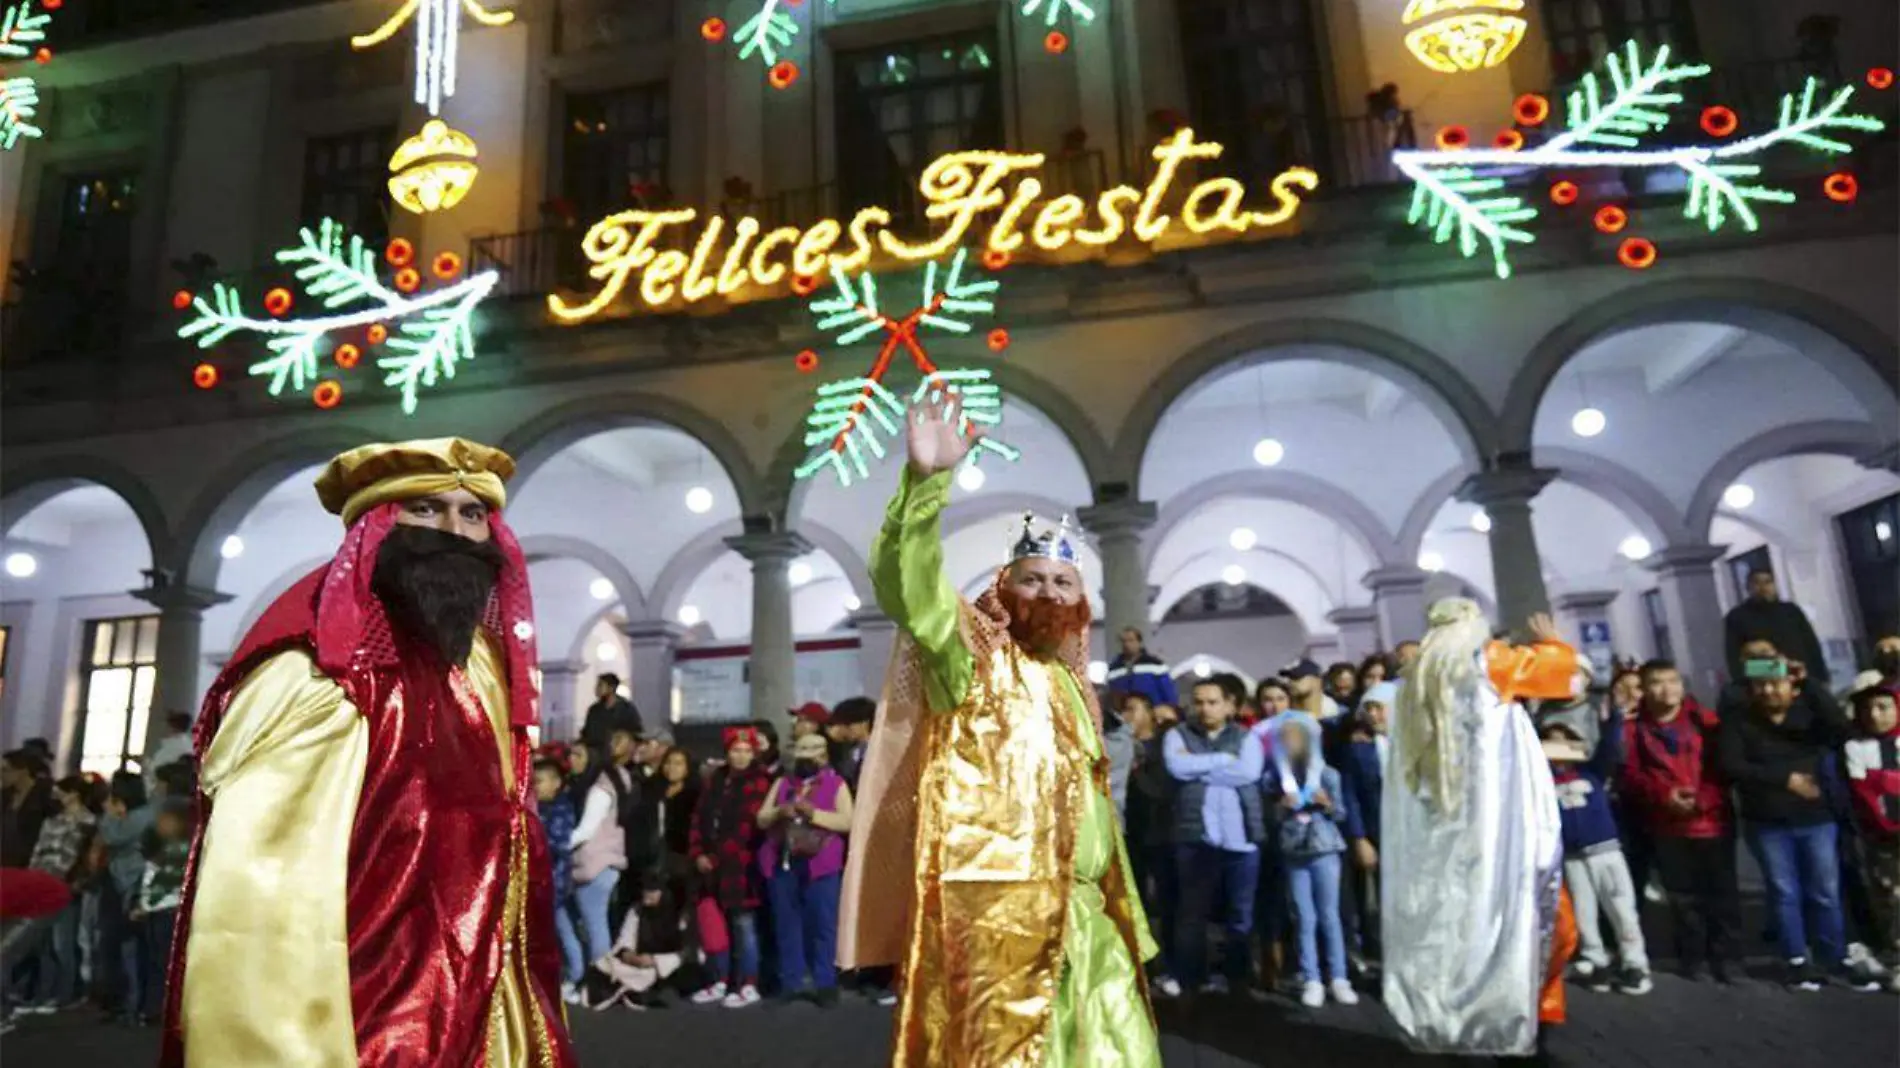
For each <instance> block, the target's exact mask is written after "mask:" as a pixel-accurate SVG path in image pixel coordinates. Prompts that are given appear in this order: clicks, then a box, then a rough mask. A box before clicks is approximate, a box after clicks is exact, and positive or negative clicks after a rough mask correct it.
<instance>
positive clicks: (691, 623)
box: [679, 604, 699, 627]
mask: <svg viewBox="0 0 1900 1068" xmlns="http://www.w3.org/2000/svg"><path fill="white" fill-rule="evenodd" d="M679 618H680V624H681V625H682V626H687V627H697V626H699V609H697V608H694V607H693V606H692V605H690V604H683V605H680V617H679Z"/></svg>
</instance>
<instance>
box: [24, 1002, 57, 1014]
mask: <svg viewBox="0 0 1900 1068" xmlns="http://www.w3.org/2000/svg"><path fill="white" fill-rule="evenodd" d="M58 1011H59V1006H58V1005H55V1004H53V1003H52V1002H50V1001H33V1002H28V1003H27V1004H25V1005H22V1006H20V1008H19V1010H18V1012H19V1014H20V1015H21V1016H51V1015H53V1014H54V1013H56V1012H58Z"/></svg>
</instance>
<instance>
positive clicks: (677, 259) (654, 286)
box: [640, 249, 687, 304]
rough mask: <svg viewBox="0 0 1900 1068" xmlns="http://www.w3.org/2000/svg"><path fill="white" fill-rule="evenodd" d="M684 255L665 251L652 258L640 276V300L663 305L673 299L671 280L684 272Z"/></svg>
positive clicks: (673, 250) (674, 250)
mask: <svg viewBox="0 0 1900 1068" xmlns="http://www.w3.org/2000/svg"><path fill="white" fill-rule="evenodd" d="M686 263H687V260H686V253H684V252H680V251H679V250H677V249H667V250H666V251H665V252H662V253H660V254H659V255H657V256H655V257H653V262H652V263H651V264H649V265H648V266H647V269H646V273H645V274H643V275H641V276H640V299H642V300H644V301H646V302H647V303H648V304H665V303H666V302H667V301H669V300H672V299H673V280H674V279H676V278H678V277H679V276H680V275H681V274H682V273H684V272H685V270H686Z"/></svg>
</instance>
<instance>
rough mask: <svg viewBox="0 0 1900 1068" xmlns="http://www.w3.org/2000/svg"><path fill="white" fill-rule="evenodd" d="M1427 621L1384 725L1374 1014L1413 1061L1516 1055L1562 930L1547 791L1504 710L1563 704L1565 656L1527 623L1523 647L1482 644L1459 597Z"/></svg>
mask: <svg viewBox="0 0 1900 1068" xmlns="http://www.w3.org/2000/svg"><path fill="white" fill-rule="evenodd" d="M1429 623H1430V630H1429V631H1428V632H1427V634H1426V635H1425V640H1424V644H1423V647H1422V649H1421V651H1420V653H1419V656H1418V659H1417V661H1416V662H1414V663H1413V664H1412V665H1411V666H1410V667H1408V668H1407V669H1406V671H1405V678H1404V681H1403V685H1402V687H1401V688H1400V691H1399V697H1398V703H1397V707H1396V708H1395V709H1394V710H1393V714H1392V719H1393V727H1392V755H1391V765H1390V767H1391V770H1390V772H1389V773H1388V774H1387V775H1386V777H1385V794H1384V802H1383V810H1382V819H1381V824H1382V834H1383V841H1382V842H1381V843H1380V852H1381V856H1380V867H1381V868H1382V869H1383V871H1382V872H1381V876H1382V877H1381V879H1380V887H1381V891H1382V894H1381V905H1382V912H1383V915H1384V921H1383V922H1384V936H1385V1005H1386V1008H1387V1009H1388V1010H1390V1011H1391V1013H1392V1015H1393V1017H1394V1019H1396V1020H1397V1021H1398V1023H1399V1026H1400V1027H1401V1028H1403V1029H1404V1031H1405V1033H1406V1035H1407V1036H1408V1039H1409V1041H1410V1044H1411V1045H1412V1046H1413V1047H1414V1048H1416V1049H1418V1050H1420V1051H1422V1052H1429V1053H1461V1054H1488V1055H1492V1056H1524V1055H1529V1054H1532V1053H1534V1052H1536V1050H1537V1048H1538V1045H1539V1043H1538V1028H1539V1024H1540V1022H1542V1023H1553V1022H1562V1019H1563V985H1562V974H1563V961H1564V960H1567V959H1568V957H1569V955H1570V952H1571V951H1572V949H1574V946H1575V941H1576V929H1575V923H1574V921H1572V920H1570V916H1569V911H1568V899H1567V898H1566V897H1565V896H1564V895H1563V889H1562V876H1563V843H1562V837H1561V828H1560V826H1559V822H1558V810H1557V793H1556V787H1555V785H1554V784H1553V783H1552V781H1551V774H1550V765H1549V763H1548V762H1547V761H1546V760H1545V757H1544V753H1543V749H1542V746H1541V743H1540V742H1539V740H1538V737H1537V732H1536V730H1535V728H1534V727H1533V725H1532V723H1531V719H1530V716H1529V715H1527V714H1526V713H1525V711H1524V710H1523V708H1522V707H1520V706H1519V704H1518V703H1517V702H1518V701H1519V700H1521V699H1530V698H1563V697H1569V696H1570V695H1571V693H1572V687H1573V679H1574V677H1575V676H1576V668H1577V654H1576V651H1575V650H1573V649H1572V648H1571V647H1570V646H1568V645H1566V644H1565V643H1564V642H1563V641H1562V640H1561V639H1560V638H1559V637H1558V636H1557V631H1556V628H1555V626H1553V625H1552V623H1551V621H1550V618H1549V617H1548V616H1545V615H1541V614H1540V615H1535V616H1532V617H1531V619H1530V621H1529V630H1530V632H1531V634H1532V636H1533V637H1534V638H1535V639H1536V640H1535V642H1534V643H1533V644H1532V645H1530V646H1525V647H1515V646H1512V645H1509V644H1507V643H1505V642H1501V641H1491V640H1490V637H1491V625H1490V623H1489V621H1488V620H1486V619H1485V617H1484V613H1483V611H1482V610H1480V609H1479V607H1478V606H1477V605H1476V604H1474V603H1473V602H1471V601H1469V600H1465V599H1464V598H1448V599H1446V600H1443V601H1439V602H1438V603H1436V604H1434V605H1433V606H1432V608H1431V612H1430V613H1429ZM1566 935H1568V938H1567V939H1566V937H1565V936H1566ZM1566 942H1568V945H1566ZM1553 961H1554V962H1555V963H1554V965H1553Z"/></svg>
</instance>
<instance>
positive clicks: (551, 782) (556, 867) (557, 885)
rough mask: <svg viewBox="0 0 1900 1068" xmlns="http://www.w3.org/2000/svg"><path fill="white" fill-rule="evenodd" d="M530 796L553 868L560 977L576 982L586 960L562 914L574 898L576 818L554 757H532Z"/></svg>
mask: <svg viewBox="0 0 1900 1068" xmlns="http://www.w3.org/2000/svg"><path fill="white" fill-rule="evenodd" d="M534 798H535V814H536V815H537V816H539V817H540V824H541V836H542V838H544V839H545V840H546V842H547V849H548V864H549V866H550V867H551V868H552V869H553V871H554V930H555V932H556V934H558V935H559V937H560V940H561V979H562V980H563V983H564V984H571V983H576V982H578V981H579V980H580V978H581V975H582V972H583V970H584V969H585V968H586V966H587V961H586V959H585V954H584V953H583V951H582V950H581V942H580V937H579V935H578V933H577V932H576V931H575V930H574V923H573V921H572V920H563V919H562V917H564V916H566V915H568V910H569V909H571V908H572V907H573V901H574V858H573V856H572V854H570V853H569V851H568V849H567V843H568V842H569V841H570V840H572V838H573V837H574V825H575V822H576V820H577V817H576V816H575V814H574V799H573V797H572V796H571V795H570V794H569V793H568V789H567V773H566V770H565V769H564V768H562V767H561V761H560V759H559V758H558V757H555V756H552V755H549V756H541V757H536V758H535V761H534Z"/></svg>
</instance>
